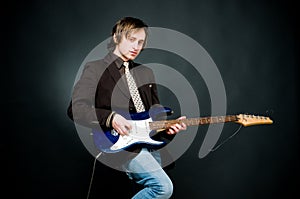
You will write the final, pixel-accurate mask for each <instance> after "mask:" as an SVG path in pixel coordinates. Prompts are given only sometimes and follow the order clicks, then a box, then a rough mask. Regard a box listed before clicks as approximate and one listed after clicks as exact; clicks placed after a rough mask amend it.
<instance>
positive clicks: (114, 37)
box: [113, 33, 119, 44]
mask: <svg viewBox="0 0 300 199" xmlns="http://www.w3.org/2000/svg"><path fill="white" fill-rule="evenodd" d="M113 40H114V42H115V44H117V43H119V42H118V40H117V36H116V33H114V35H113Z"/></svg>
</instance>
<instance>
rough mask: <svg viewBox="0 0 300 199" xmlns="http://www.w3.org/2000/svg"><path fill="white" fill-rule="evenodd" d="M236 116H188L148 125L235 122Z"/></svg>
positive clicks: (155, 126)
mask: <svg viewBox="0 0 300 199" xmlns="http://www.w3.org/2000/svg"><path fill="white" fill-rule="evenodd" d="M237 120H238V118H237V116H236V115H227V116H217V117H201V118H189V119H182V120H162V121H154V122H150V123H149V126H150V129H151V130H158V129H168V128H170V126H172V125H174V124H180V123H185V124H186V125H187V126H197V125H204V124H211V123H224V122H235V121H237Z"/></svg>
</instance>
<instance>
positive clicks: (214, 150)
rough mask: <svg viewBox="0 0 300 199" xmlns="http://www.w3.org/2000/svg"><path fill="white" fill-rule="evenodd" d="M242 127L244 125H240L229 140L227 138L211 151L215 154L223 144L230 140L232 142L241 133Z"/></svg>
mask: <svg viewBox="0 0 300 199" xmlns="http://www.w3.org/2000/svg"><path fill="white" fill-rule="evenodd" d="M242 126H243V125H240V126H239V128H238V129H237V130H236V131H235V132H234V133H233V134H232V135H231V136H229V137H228V138H226V139H225V140H224V141H223V142H221V143H220V144H219V145H217V146H216V147H215V148H212V149H210V150H209V151H211V152H213V151H215V150H217V149H218V148H219V147H220V146H222V145H223V144H225V143H226V142H227V141H228V140H230V139H231V138H232V137H233V136H235V135H236V134H237V133H238V132H239V131H240V129H241V128H242Z"/></svg>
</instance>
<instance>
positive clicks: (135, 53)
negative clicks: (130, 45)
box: [129, 51, 138, 56]
mask: <svg viewBox="0 0 300 199" xmlns="http://www.w3.org/2000/svg"><path fill="white" fill-rule="evenodd" d="M129 52H130V54H131V55H134V56H136V55H137V54H138V53H137V52H135V51H129Z"/></svg>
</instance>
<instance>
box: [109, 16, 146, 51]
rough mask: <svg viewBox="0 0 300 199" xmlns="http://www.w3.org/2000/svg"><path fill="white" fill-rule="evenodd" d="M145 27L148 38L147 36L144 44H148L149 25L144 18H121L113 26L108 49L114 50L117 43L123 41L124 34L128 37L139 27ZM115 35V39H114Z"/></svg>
mask: <svg viewBox="0 0 300 199" xmlns="http://www.w3.org/2000/svg"><path fill="white" fill-rule="evenodd" d="M141 28H143V29H144V31H145V33H146V38H145V43H144V45H143V48H144V46H145V45H146V41H147V37H148V25H147V24H145V23H144V22H143V21H142V20H140V19H137V18H134V17H124V18H122V19H120V20H119V21H118V22H117V23H116V24H115V25H114V27H113V29H112V32H111V36H112V38H111V41H110V42H109V44H108V46H107V47H108V49H109V50H110V51H113V50H114V49H115V47H116V44H118V43H119V42H121V39H122V37H123V36H125V38H128V36H130V34H131V33H132V32H134V31H136V30H137V29H141ZM114 36H115V40H116V41H114Z"/></svg>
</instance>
